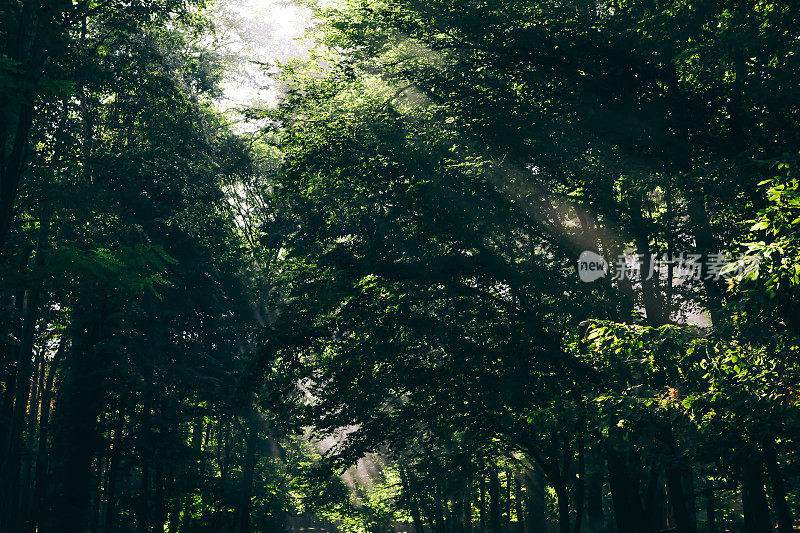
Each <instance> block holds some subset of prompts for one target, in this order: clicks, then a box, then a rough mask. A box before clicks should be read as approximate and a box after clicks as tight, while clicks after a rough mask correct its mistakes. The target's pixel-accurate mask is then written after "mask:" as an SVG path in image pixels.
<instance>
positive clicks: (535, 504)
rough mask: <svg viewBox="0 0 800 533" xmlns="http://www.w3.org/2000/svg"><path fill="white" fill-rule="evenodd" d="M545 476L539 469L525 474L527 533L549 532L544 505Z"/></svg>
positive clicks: (530, 470) (529, 470)
mask: <svg viewBox="0 0 800 533" xmlns="http://www.w3.org/2000/svg"><path fill="white" fill-rule="evenodd" d="M544 489H545V487H544V476H543V475H542V473H541V472H540V471H539V469H538V468H532V469H528V470H527V471H526V472H525V490H526V492H527V493H528V494H527V495H528V499H527V501H526V506H525V507H526V509H527V513H526V515H525V533H540V532H544V531H546V530H547V522H546V520H545V505H544Z"/></svg>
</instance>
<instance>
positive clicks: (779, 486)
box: [763, 439, 793, 533]
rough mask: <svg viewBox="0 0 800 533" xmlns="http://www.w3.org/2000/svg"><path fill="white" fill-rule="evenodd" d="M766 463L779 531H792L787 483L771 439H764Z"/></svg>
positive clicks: (787, 532)
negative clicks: (787, 501) (787, 498)
mask: <svg viewBox="0 0 800 533" xmlns="http://www.w3.org/2000/svg"><path fill="white" fill-rule="evenodd" d="M763 449H764V464H765V465H766V467H767V473H768V474H769V479H770V485H771V486H772V501H773V502H774V505H775V515H776V517H777V519H778V533H791V531H792V522H793V520H792V511H791V510H790V509H789V505H788V504H787V503H786V485H785V483H784V481H783V474H782V473H781V469H780V466H779V465H778V457H777V454H776V453H775V445H774V444H773V443H772V440H771V439H766V440H765V441H764V446H763Z"/></svg>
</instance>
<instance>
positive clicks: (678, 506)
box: [665, 466, 697, 533]
mask: <svg viewBox="0 0 800 533" xmlns="http://www.w3.org/2000/svg"><path fill="white" fill-rule="evenodd" d="M665 474H666V478H667V490H668V491H669V500H670V503H671V504H672V512H673V514H674V516H675V525H676V526H677V528H678V533H696V531H697V523H696V521H695V518H694V516H689V511H688V506H687V499H688V495H687V494H686V493H685V491H684V488H683V483H684V480H683V471H682V470H681V469H680V468H678V467H674V466H671V467H667V468H665Z"/></svg>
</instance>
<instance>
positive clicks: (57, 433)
mask: <svg viewBox="0 0 800 533" xmlns="http://www.w3.org/2000/svg"><path fill="white" fill-rule="evenodd" d="M85 290H87V288H86V287H84V291H85ZM86 297H87V295H86V294H83V295H81V296H79V299H81V300H82V301H79V302H78V303H77V304H76V309H75V312H74V315H73V323H72V331H73V339H74V340H73V348H72V351H71V353H70V355H71V357H70V359H71V360H70V361H68V362H67V368H66V370H65V376H64V378H63V379H62V380H61V386H60V387H59V389H60V390H59V398H58V402H57V407H56V412H55V418H54V441H53V448H52V450H53V456H52V457H53V459H52V465H53V468H54V471H53V475H52V476H51V479H52V481H53V485H54V492H53V495H52V497H51V498H50V499H49V502H50V508H49V510H48V512H47V513H46V517H45V520H44V521H43V523H42V533H85V531H86V527H87V512H88V508H87V506H88V503H89V495H90V493H91V490H92V487H93V483H94V481H93V479H92V468H91V466H92V459H93V458H94V457H95V451H96V442H97V440H98V436H97V420H98V417H99V415H100V413H101V411H102V408H103V404H104V399H105V398H104V396H105V368H106V367H107V365H108V360H107V358H105V357H102V355H101V354H100V353H99V351H98V349H97V346H96V345H97V343H98V341H99V340H100V338H101V336H102V329H103V328H102V324H103V322H104V320H105V316H106V315H105V312H104V311H103V310H102V307H103V305H102V304H101V306H100V307H101V310H99V311H98V309H97V307H98V306H97V305H92V304H93V303H95V302H89V301H86ZM103 355H104V354H103Z"/></svg>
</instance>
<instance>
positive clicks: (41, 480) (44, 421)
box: [29, 337, 67, 532]
mask: <svg viewBox="0 0 800 533" xmlns="http://www.w3.org/2000/svg"><path fill="white" fill-rule="evenodd" d="M66 346H67V341H66V338H65V337H61V339H60V340H59V343H58V349H56V353H55V355H54V356H53V360H52V361H50V365H48V366H49V369H48V371H47V379H46V380H45V385H44V389H43V390H42V400H41V412H40V415H39V442H38V450H37V453H36V479H35V482H34V489H33V511H34V512H33V516H34V520H32V522H31V527H30V528H29V531H31V532H32V531H33V530H34V529H35V526H36V525H38V523H39V520H40V519H41V517H42V516H43V515H44V514H45V511H46V509H45V505H44V503H45V502H44V496H45V494H46V493H47V480H48V479H49V476H48V469H49V457H48V454H47V445H48V437H49V435H50V406H51V405H52V402H53V386H54V383H55V377H56V372H57V371H58V368H59V365H60V364H61V360H62V358H63V357H64V352H65V350H66Z"/></svg>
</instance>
